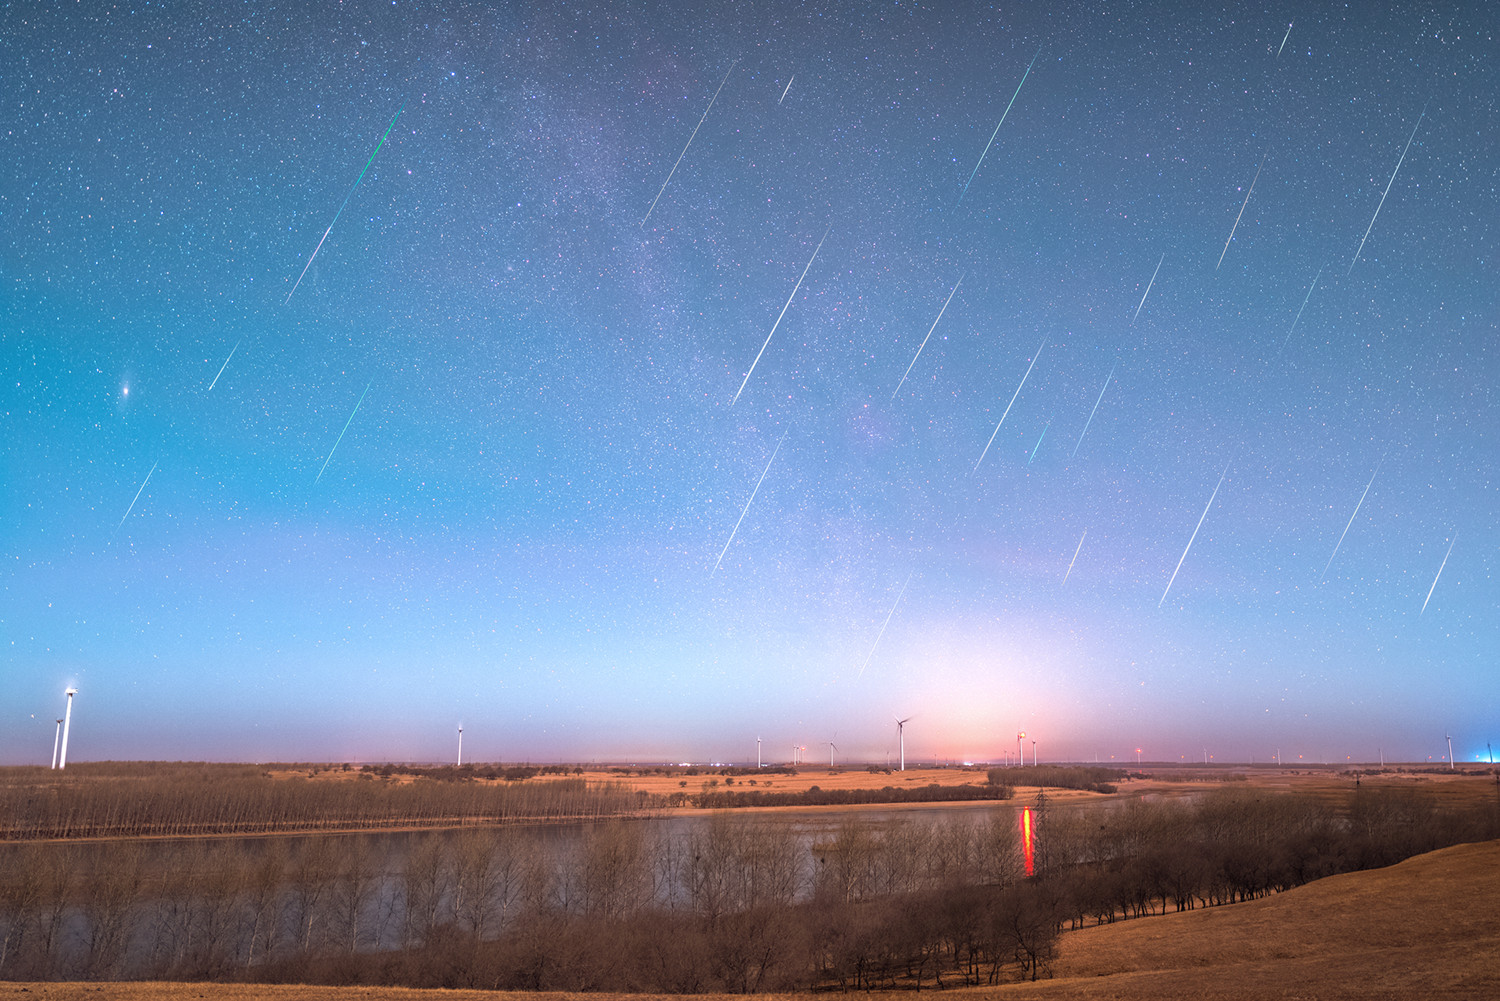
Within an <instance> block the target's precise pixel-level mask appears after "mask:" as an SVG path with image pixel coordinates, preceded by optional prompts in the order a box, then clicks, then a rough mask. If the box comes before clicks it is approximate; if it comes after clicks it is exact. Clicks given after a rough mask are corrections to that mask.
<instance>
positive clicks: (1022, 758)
mask: <svg viewBox="0 0 1500 1001" xmlns="http://www.w3.org/2000/svg"><path fill="white" fill-rule="evenodd" d="M1025 740H1026V731H1025V730H1022V731H1021V732H1020V733H1018V734H1016V767H1018V768H1021V767H1025V765H1026V751H1025V749H1024V748H1022V747H1021V744H1022V743H1023V742H1024V741H1025Z"/></svg>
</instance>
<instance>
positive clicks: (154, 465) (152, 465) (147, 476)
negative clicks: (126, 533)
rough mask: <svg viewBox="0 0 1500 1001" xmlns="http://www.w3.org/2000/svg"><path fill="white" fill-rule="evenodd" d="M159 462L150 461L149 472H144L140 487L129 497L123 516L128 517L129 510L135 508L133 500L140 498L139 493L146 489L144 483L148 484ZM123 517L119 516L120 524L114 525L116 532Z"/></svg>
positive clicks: (123, 519) (122, 522) (123, 520)
mask: <svg viewBox="0 0 1500 1001" xmlns="http://www.w3.org/2000/svg"><path fill="white" fill-rule="evenodd" d="M159 464H160V463H159V462H153V463H151V472H148V473H147V474H146V478H145V479H144V480H142V481H141V489H139V490H137V491H136V492H135V496H134V497H132V498H130V506H129V507H127V508H126V509H125V518H129V517H130V512H132V511H134V510H135V502H136V501H138V500H140V499H141V494H142V493H144V492H145V490H146V484H148V483H150V482H151V473H154V472H156V467H157V466H158V465H159ZM125 518H121V519H120V524H119V525H116V526H115V531H116V532H118V531H119V530H120V525H123V524H125Z"/></svg>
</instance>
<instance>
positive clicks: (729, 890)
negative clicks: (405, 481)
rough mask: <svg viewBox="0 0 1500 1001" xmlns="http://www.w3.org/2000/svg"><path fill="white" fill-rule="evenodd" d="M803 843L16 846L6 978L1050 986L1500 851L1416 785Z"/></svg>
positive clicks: (1040, 804)
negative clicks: (1118, 932) (1237, 914)
mask: <svg viewBox="0 0 1500 1001" xmlns="http://www.w3.org/2000/svg"><path fill="white" fill-rule="evenodd" d="M1029 809H1030V811H1031V820H1032V825H1031V827H1032V830H1033V832H1034V834H1035V841H1034V846H1033V847H1034V857H1033V863H1034V869H1033V875H1031V876H1029V877H1028V876H1027V875H1026V868H1025V863H1024V851H1023V848H1024V846H1023V845H1022V844H1021V841H1020V838H1019V834H1018V825H1017V823H1016V811H1015V810H1013V809H1005V810H1002V811H997V812H994V813H991V814H990V815H989V816H988V817H986V818H983V819H969V820H950V821H937V820H932V819H927V818H923V817H921V816H920V815H913V816H909V817H902V818H898V819H896V820H885V821H876V820H873V819H861V817H860V816H859V815H858V814H850V815H849V817H848V818H847V819H844V820H842V821H840V822H837V823H834V824H831V825H826V824H825V825H824V826H821V827H816V828H813V829H811V830H808V829H799V828H797V827H796V826H795V825H793V824H791V823H788V822H786V821H784V820H770V821H764V820H758V819H754V818H750V817H746V816H744V815H734V814H714V815H711V816H709V817H707V818H704V819H703V820H701V821H698V822H695V823H686V824H683V823H677V824H670V825H663V824H654V823H647V822H641V821H635V820H611V821H605V822H600V823H594V824H589V825H586V826H584V827H582V828H574V829H572V834H571V835H569V836H563V835H560V834H559V833H557V831H556V830H555V829H552V830H549V829H527V828H518V827H487V828H477V829H476V828H467V829H462V830H455V831H449V832H425V833H406V834H388V835H343V836H309V837H299V838H270V839H227V840H208V841H205V840H201V839H200V840H196V841H186V842H177V843H170V842H169V843H141V842H134V843H116V844H91V845H66V844H30V845H10V846H0V977H5V978H13V979H47V978H69V979H98V980H109V979H128V978H153V979H155V978H165V979H192V980H200V979H209V980H255V981H277V982H300V983H331V984H357V983H369V984H404V985H408V986H414V987H479V988H487V989H528V990H571V991H579V990H609V991H641V992H658V993H698V992H718V991H727V992H740V991H761V992H764V991H782V990H787V991H789V990H809V989H820V988H834V989H844V990H872V989H882V988H903V987H906V988H919V987H923V986H928V985H934V986H936V985H939V984H942V985H950V984H986V983H999V982H1003V981H1007V980H1014V979H1021V978H1028V979H1034V978H1036V977H1039V976H1045V975H1046V974H1047V972H1048V970H1049V965H1050V963H1051V961H1052V958H1053V956H1054V952H1055V948H1056V942H1057V939H1058V936H1059V935H1060V934H1062V933H1063V932H1064V930H1065V929H1068V928H1076V927H1080V926H1083V925H1085V924H1090V923H1099V922H1113V921H1120V920H1129V919H1135V918H1142V917H1146V916H1147V915H1152V914H1160V913H1164V912H1166V911H1168V910H1172V909H1176V910H1185V909H1190V908H1196V907H1203V906H1211V905H1215V904H1226V903H1232V902H1235V901H1240V900H1248V899H1253V898H1255V897H1259V896H1263V895H1265V894H1268V893H1273V892H1277V891H1279V890H1285V889H1288V888H1291V887H1293V886H1297V885H1300V884H1302V883H1305V882H1308V881H1310V880H1312V879H1317V878H1320V877H1321V876H1324V875H1331V874H1334V873H1337V872H1347V871H1350V870H1353V869H1360V868H1369V867H1373V866H1381V865H1388V864H1391V863H1393V862H1396V861H1399V860H1401V859H1403V858H1406V857H1409V856H1411V855H1414V854H1417V853H1420V852H1424V851H1429V850H1432V849H1435V848H1439V847H1443V846H1445V845H1448V844H1454V843H1458V842H1461V841H1471V840H1481V839H1485V838H1492V837H1495V836H1497V835H1500V823H1497V820H1500V817H1497V813H1496V810H1495V809H1494V808H1478V807H1468V808H1462V809H1460V808H1455V807H1449V806H1445V805H1443V801H1441V800H1439V799H1438V798H1436V797H1435V796H1433V795H1431V794H1429V793H1426V792H1425V791H1422V790H1414V789H1409V790H1383V791H1370V790H1362V791H1355V792H1352V793H1351V794H1350V795H1349V796H1347V797H1346V799H1345V801H1344V802H1342V803H1333V802H1329V801H1327V800H1326V798H1325V799H1313V798H1311V797H1305V796H1300V795H1294V794H1285V793H1266V792H1259V791H1256V790H1254V789H1250V788H1245V787H1242V786H1241V787H1226V788H1223V789H1218V790H1213V791H1210V792H1207V793H1205V794H1203V795H1202V796H1198V797H1192V798H1183V799H1177V800H1161V801H1147V800H1143V799H1137V800H1131V801H1127V802H1126V803H1124V804H1123V805H1121V806H1119V807H1118V808H1117V807H1114V806H1112V805H1099V806H1094V807H1085V808H1073V807H1069V808H1059V807H1057V806H1054V805H1052V804H1049V803H1047V802H1046V799H1045V797H1041V798H1040V801H1034V802H1033V803H1032V804H1031V805H1030V807H1029Z"/></svg>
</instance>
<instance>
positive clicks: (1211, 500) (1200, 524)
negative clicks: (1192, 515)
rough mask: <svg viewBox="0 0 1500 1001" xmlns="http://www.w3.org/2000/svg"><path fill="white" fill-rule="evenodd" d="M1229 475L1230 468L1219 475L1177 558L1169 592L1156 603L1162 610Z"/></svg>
mask: <svg viewBox="0 0 1500 1001" xmlns="http://www.w3.org/2000/svg"><path fill="white" fill-rule="evenodd" d="M1228 475H1229V466H1228V464H1226V465H1225V466H1224V471H1223V472H1222V473H1220V474H1219V482H1218V483H1215V484H1214V492H1213V493H1211V494H1209V495H1208V503H1207V504H1205V505H1203V513H1202V514H1200V515H1199V516H1198V524H1197V525H1195V526H1193V534H1192V536H1190V537H1189V538H1188V544H1187V545H1186V546H1184V547H1183V550H1182V555H1181V556H1180V557H1178V558H1177V567H1176V569H1174V570H1173V571H1172V580H1169V581H1167V590H1166V591H1163V592H1162V593H1161V601H1158V602H1157V603H1156V607H1157V608H1160V607H1161V606H1162V602H1164V601H1166V600H1167V593H1168V592H1169V591H1171V590H1172V581H1175V580H1176V579H1177V571H1178V570H1181V569H1182V561H1183V560H1185V559H1187V554H1188V550H1189V549H1192V548H1193V539H1196V538H1197V537H1198V529H1200V528H1202V527H1203V519H1204V518H1207V517H1208V509H1209V508H1211V507H1213V506H1214V498H1215V497H1217V496H1219V488H1220V487H1222V486H1223V485H1224V477H1226V476H1228Z"/></svg>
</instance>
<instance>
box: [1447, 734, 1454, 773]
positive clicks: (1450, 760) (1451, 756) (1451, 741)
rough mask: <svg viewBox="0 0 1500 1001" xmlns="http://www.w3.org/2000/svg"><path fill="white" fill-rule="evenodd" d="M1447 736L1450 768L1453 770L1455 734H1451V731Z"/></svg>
mask: <svg viewBox="0 0 1500 1001" xmlns="http://www.w3.org/2000/svg"><path fill="white" fill-rule="evenodd" d="M1447 737H1448V770H1449V771H1450V772H1451V771H1453V734H1451V733H1450V734H1447Z"/></svg>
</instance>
